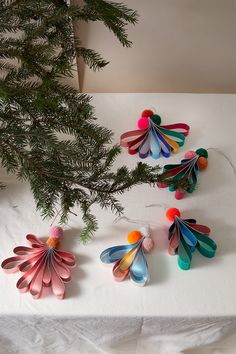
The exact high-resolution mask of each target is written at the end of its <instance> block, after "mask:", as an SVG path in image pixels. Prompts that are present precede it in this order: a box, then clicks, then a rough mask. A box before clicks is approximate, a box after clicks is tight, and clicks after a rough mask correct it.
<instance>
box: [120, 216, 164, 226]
mask: <svg viewBox="0 0 236 354" xmlns="http://www.w3.org/2000/svg"><path fill="white" fill-rule="evenodd" d="M121 220H125V221H127V222H128V223H130V224H136V225H143V226H157V225H160V223H152V222H150V221H148V220H142V219H131V218H128V217H127V216H118V217H117V218H116V219H115V220H113V224H117V223H118V222H120V221H121Z"/></svg>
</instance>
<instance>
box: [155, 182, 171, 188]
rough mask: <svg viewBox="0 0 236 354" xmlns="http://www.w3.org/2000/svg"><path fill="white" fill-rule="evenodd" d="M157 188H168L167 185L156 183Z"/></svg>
mask: <svg viewBox="0 0 236 354" xmlns="http://www.w3.org/2000/svg"><path fill="white" fill-rule="evenodd" d="M157 187H159V188H166V187H168V184H165V183H161V182H157Z"/></svg>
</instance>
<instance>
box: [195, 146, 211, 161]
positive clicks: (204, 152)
mask: <svg viewBox="0 0 236 354" xmlns="http://www.w3.org/2000/svg"><path fill="white" fill-rule="evenodd" d="M196 154H198V155H199V156H202V157H205V158H206V159H207V158H208V152H207V150H206V149H203V148H200V149H197V150H196Z"/></svg>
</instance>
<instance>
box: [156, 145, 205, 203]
mask: <svg viewBox="0 0 236 354" xmlns="http://www.w3.org/2000/svg"><path fill="white" fill-rule="evenodd" d="M207 159H208V153H207V150H205V149H203V148H200V149H198V150H196V151H188V152H187V153H186V154H185V159H183V160H181V163H179V164H171V165H165V166H164V168H163V174H162V176H163V178H165V180H167V181H168V182H170V184H169V183H168V184H163V183H157V186H158V187H159V188H165V187H168V186H169V190H170V191H171V192H173V191H175V198H176V199H182V198H183V197H184V194H185V191H187V192H188V193H192V192H193V191H194V190H195V189H196V184H197V177H198V172H199V170H203V169H205V168H206V167H207V166H208V160H207ZM177 183H178V184H179V185H181V187H180V188H176V184H177Z"/></svg>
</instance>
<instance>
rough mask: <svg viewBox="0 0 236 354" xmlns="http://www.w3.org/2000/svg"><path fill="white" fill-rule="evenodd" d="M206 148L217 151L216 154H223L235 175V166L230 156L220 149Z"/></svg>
mask: <svg viewBox="0 0 236 354" xmlns="http://www.w3.org/2000/svg"><path fill="white" fill-rule="evenodd" d="M207 150H213V151H216V152H218V154H220V155H221V156H223V157H224V158H225V159H226V160H227V161H228V163H229V164H230V166H231V168H232V170H233V173H234V176H235V177H236V166H235V165H234V164H233V162H232V161H231V160H230V158H229V157H228V156H227V155H226V154H225V153H224V152H223V151H221V150H220V149H218V148H214V147H210V148H208V149H207Z"/></svg>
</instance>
